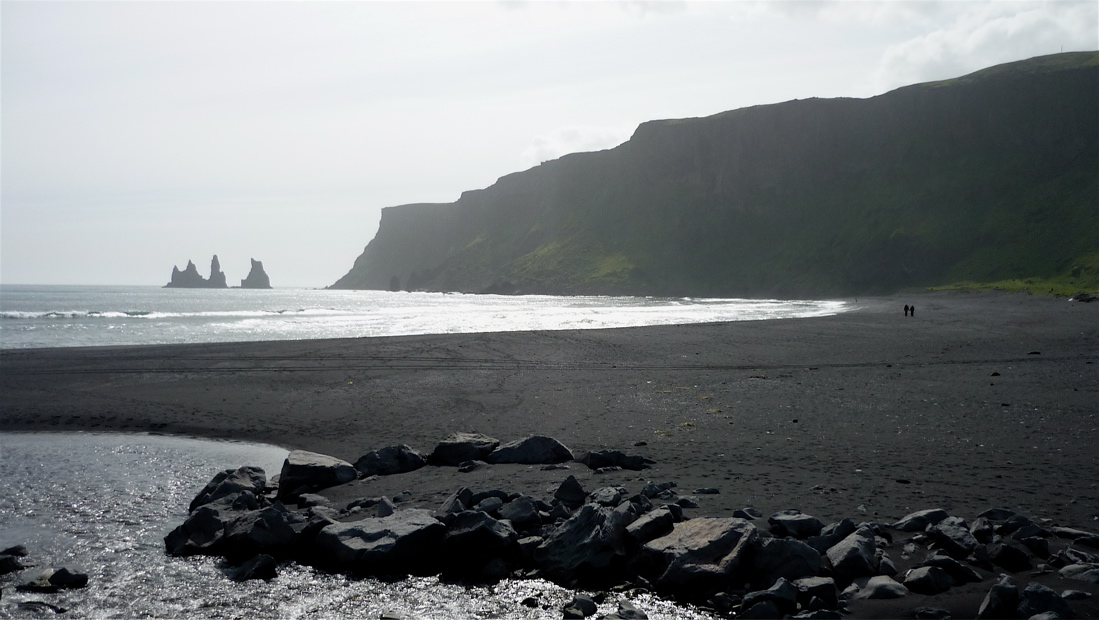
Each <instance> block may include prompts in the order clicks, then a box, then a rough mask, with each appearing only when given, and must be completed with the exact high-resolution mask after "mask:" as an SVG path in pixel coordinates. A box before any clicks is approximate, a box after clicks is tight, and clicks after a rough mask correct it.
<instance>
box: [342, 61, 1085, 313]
mask: <svg viewBox="0 0 1099 620" xmlns="http://www.w3.org/2000/svg"><path fill="white" fill-rule="evenodd" d="M1097 172H1099V52H1081V53H1066V54H1057V55H1053V56H1044V57H1039V58H1033V59H1030V60H1025V61H1020V62H1015V63H1010V64H1006V65H999V66H996V67H992V68H989V69H985V70H983V71H979V72H977V73H973V74H971V75H967V76H964V77H961V78H958V79H954V80H947V81H942V82H933V83H927V84H918V85H914V86H908V87H905V88H900V89H898V90H895V91H892V92H889V93H886V94H884V95H880V96H878V97H873V98H870V99H809V100H802V101H790V102H786V103H780V104H775V105H766V106H757V107H752V108H745V109H740V110H734V111H730V112H724V113H721V114H717V115H714V116H710V117H706V118H694V119H681V120H665V121H653V122H648V123H644V124H642V125H641V126H640V127H638V129H637V131H636V132H635V133H634V135H633V137H632V138H631V139H630V140H629V141H628V142H626V143H624V144H622V145H620V146H619V147H617V148H614V149H610V150H607V151H600V152H596V153H578V154H573V155H567V156H565V157H562V158H560V159H557V160H554V161H550V162H546V163H544V164H542V165H540V166H537V167H535V168H532V169H530V170H527V171H524V172H519V173H515V174H511V175H508V176H505V177H503V178H501V179H500V180H499V181H497V182H496V183H495V184H494V185H492V186H491V187H489V188H486V189H483V190H478V191H470V192H466V193H464V194H463V195H462V196H461V198H460V199H459V200H458V201H456V202H455V203H453V204H418V205H405V206H400V207H391V208H388V209H385V210H384V211H383V213H382V219H381V225H380V228H379V230H378V233H377V236H376V237H375V238H374V240H372V241H371V242H370V243H369V244H368V245H367V247H366V249H365V251H364V252H363V254H362V255H361V256H360V257H359V258H358V259H357V260H356V261H355V265H354V267H353V268H352V269H351V271H350V272H349V273H348V274H347V275H345V276H344V277H343V278H341V279H340V280H339V281H338V282H336V283H335V284H334V285H333V288H368V289H385V288H389V287H390V284H391V282H392V281H393V280H394V278H396V280H397V281H399V283H400V286H401V287H402V288H406V289H423V290H444V291H467V292H480V291H485V290H495V291H501V292H512V291H516V292H531V293H535V292H537V293H603V294H612V293H625V294H649V295H696V296H731V295H737V296H765V295H766V296H771V295H779V296H831V295H843V294H857V293H871V292H888V291H891V290H896V289H899V288H904V287H913V286H929V285H937V284H945V283H951V282H958V281H977V282H992V281H996V280H1003V279H1010V278H1062V279H1065V280H1066V281H1078V282H1079V284H1080V288H1082V289H1088V288H1095V287H1096V285H1097V283H1099V174H1097ZM1074 274H1075V275H1074Z"/></svg>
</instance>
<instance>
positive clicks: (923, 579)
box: [904, 566, 954, 596]
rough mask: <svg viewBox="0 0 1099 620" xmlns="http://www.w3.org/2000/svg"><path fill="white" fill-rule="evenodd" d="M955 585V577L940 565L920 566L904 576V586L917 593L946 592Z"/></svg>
mask: <svg viewBox="0 0 1099 620" xmlns="http://www.w3.org/2000/svg"><path fill="white" fill-rule="evenodd" d="M953 585H954V579H952V578H951V577H950V575H949V574H948V573H947V572H946V571H945V570H943V569H941V568H939V567H938V566H920V567H917V568H913V569H911V570H909V571H908V572H907V573H906V574H905V576H904V587H906V588H908V589H909V591H911V592H916V593H917V594H927V595H929V596H931V595H935V594H940V593H942V592H946V591H947V590H949V589H950V588H951V586H953Z"/></svg>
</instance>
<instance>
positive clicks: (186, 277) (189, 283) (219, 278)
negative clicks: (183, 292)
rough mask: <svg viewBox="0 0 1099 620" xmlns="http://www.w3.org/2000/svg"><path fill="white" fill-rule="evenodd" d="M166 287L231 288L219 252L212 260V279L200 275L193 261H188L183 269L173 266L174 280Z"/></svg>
mask: <svg viewBox="0 0 1099 620" xmlns="http://www.w3.org/2000/svg"><path fill="white" fill-rule="evenodd" d="M164 288H229V286H228V285H227V284H226V281H225V272H223V271H222V270H221V263H220V262H219V261H218V256H217V254H214V258H213V260H211V261H210V279H209V280H207V279H206V278H204V277H202V276H200V275H199V274H198V268H197V267H195V264H194V263H193V262H192V261H189V260H188V261H187V268H186V269H184V270H183V271H180V270H179V267H172V280H171V282H169V283H168V284H166V285H165V286H164Z"/></svg>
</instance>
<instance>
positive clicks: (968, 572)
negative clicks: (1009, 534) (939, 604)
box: [909, 554, 984, 590]
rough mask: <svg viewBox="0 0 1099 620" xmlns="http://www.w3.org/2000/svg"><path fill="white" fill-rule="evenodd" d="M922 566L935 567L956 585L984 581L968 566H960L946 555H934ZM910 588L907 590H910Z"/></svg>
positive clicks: (960, 564)
mask: <svg viewBox="0 0 1099 620" xmlns="http://www.w3.org/2000/svg"><path fill="white" fill-rule="evenodd" d="M923 565H924V566H937V567H939V568H941V569H943V570H944V571H946V574H948V575H950V578H951V579H953V580H954V583H955V584H957V585H962V584H966V583H978V582H980V581H982V580H983V579H984V577H982V576H981V574H980V573H978V572H977V571H975V570H973V569H972V568H970V567H969V566H966V565H965V564H962V563H961V562H959V561H957V560H955V559H954V558H952V557H950V556H948V555H942V554H935V555H931V556H929V557H928V558H927V559H926V560H924V563H923ZM911 589H912V588H909V590H911Z"/></svg>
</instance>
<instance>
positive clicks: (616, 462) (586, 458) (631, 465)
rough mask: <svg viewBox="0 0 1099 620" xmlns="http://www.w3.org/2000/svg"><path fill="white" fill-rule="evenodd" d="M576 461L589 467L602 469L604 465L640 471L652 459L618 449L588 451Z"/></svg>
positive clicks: (649, 463) (650, 462)
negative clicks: (627, 453) (630, 454)
mask: <svg viewBox="0 0 1099 620" xmlns="http://www.w3.org/2000/svg"><path fill="white" fill-rule="evenodd" d="M576 460H577V461H579V462H581V463H583V464H585V465H587V466H588V468H590V469H603V468H605V467H620V468H622V469H630V470H634V471H640V470H642V469H645V468H647V467H648V466H649V465H651V464H652V461H650V460H649V459H646V458H644V457H641V456H628V455H626V454H623V453H622V452H619V451H618V450H600V451H598V452H588V453H587V454H584V455H582V456H581V457H580V458H578V459H576Z"/></svg>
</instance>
